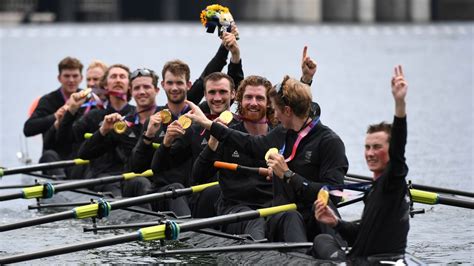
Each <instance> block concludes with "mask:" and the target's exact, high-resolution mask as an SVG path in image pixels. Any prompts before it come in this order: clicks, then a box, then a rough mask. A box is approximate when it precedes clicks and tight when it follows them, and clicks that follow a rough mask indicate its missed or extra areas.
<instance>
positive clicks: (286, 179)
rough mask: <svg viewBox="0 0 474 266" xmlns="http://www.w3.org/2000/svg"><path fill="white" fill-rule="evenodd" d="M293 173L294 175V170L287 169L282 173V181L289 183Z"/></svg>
mask: <svg viewBox="0 0 474 266" xmlns="http://www.w3.org/2000/svg"><path fill="white" fill-rule="evenodd" d="M295 175H296V174H295V172H293V171H291V170H290V169H288V170H286V171H285V172H284V173H283V181H284V182H286V183H287V184H289V183H290V181H291V178H292V177H293V176H295Z"/></svg>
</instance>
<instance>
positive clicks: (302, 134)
mask: <svg viewBox="0 0 474 266" xmlns="http://www.w3.org/2000/svg"><path fill="white" fill-rule="evenodd" d="M318 122H319V117H318V119H316V120H313V121H312V122H311V123H310V124H309V125H307V126H306V127H305V128H304V129H303V130H301V131H300V132H299V133H298V138H297V139H296V142H295V144H294V145H293V149H292V151H291V155H290V157H288V158H286V159H285V162H286V163H287V162H290V161H291V160H293V158H294V157H295V155H296V149H298V145H299V144H300V142H301V140H302V139H303V138H304V137H306V135H308V133H309V132H311V130H312V129H313V128H314V127H315V126H316V125H317V124H318ZM285 147H286V144H284V145H283V147H282V148H281V150H280V154H283V153H284V152H285Z"/></svg>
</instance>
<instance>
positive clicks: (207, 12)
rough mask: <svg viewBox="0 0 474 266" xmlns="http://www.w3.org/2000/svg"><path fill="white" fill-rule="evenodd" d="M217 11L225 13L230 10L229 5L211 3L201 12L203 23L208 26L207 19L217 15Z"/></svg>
mask: <svg viewBox="0 0 474 266" xmlns="http://www.w3.org/2000/svg"><path fill="white" fill-rule="evenodd" d="M216 13H219V14H223V13H230V12H229V9H228V8H227V7H224V6H221V5H218V4H214V5H209V6H207V7H206V9H204V10H202V11H201V14H200V15H199V17H200V19H201V23H202V25H204V26H206V24H207V21H208V20H209V19H212V17H214V16H216Z"/></svg>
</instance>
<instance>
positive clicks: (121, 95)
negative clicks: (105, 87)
mask: <svg viewBox="0 0 474 266" xmlns="http://www.w3.org/2000/svg"><path fill="white" fill-rule="evenodd" d="M107 95H112V96H115V97H117V98H119V99H122V100H124V101H127V100H128V98H127V93H122V92H118V91H107Z"/></svg>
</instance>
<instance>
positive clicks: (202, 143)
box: [201, 138, 207, 146]
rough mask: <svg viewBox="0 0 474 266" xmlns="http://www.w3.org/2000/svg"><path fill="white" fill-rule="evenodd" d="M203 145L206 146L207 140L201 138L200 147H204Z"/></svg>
mask: <svg viewBox="0 0 474 266" xmlns="http://www.w3.org/2000/svg"><path fill="white" fill-rule="evenodd" d="M205 145H207V139H206V138H203V139H202V141H201V146H205Z"/></svg>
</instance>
